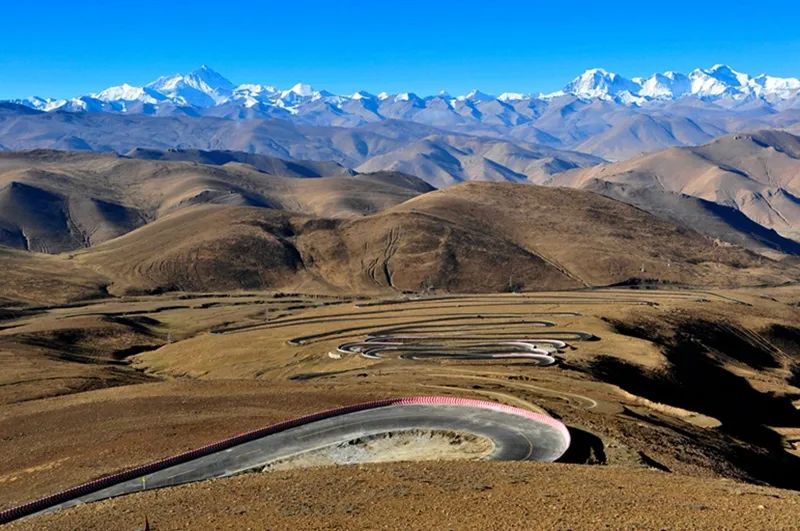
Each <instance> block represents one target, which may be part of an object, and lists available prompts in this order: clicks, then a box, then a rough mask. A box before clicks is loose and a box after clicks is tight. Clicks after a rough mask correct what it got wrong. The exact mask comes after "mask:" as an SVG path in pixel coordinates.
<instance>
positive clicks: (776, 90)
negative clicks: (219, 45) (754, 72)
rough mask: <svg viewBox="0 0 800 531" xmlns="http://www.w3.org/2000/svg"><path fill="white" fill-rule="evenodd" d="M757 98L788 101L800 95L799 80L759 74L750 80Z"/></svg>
mask: <svg viewBox="0 0 800 531" xmlns="http://www.w3.org/2000/svg"><path fill="white" fill-rule="evenodd" d="M750 84H751V86H752V87H753V91H754V92H755V93H756V95H757V96H763V97H774V98H777V99H788V98H792V97H795V96H798V95H800V79H797V78H793V77H773V76H768V75H766V74H761V75H759V76H756V77H754V78H753V79H751V80H750Z"/></svg>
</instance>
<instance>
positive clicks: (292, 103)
mask: <svg viewBox="0 0 800 531" xmlns="http://www.w3.org/2000/svg"><path fill="white" fill-rule="evenodd" d="M798 95H800V79H798V78H791V77H790V78H781V77H775V76H769V75H766V74H760V75H758V76H750V75H748V74H745V73H742V72H738V71H736V70H734V69H733V68H731V67H729V66H727V65H722V64H717V65H714V66H712V67H711V68H708V69H700V68H697V69H695V70H692V71H691V72H689V73H688V74H682V73H678V72H672V71H667V72H663V73H656V74H653V75H651V76H650V77H646V78H644V77H635V78H632V79H628V78H625V77H623V76H621V75H618V74H615V73H613V72H608V71H606V70H604V69H602V68H592V69H589V70H586V71H585V72H584V73H583V74H581V75H580V76H578V77H576V78H575V79H573V80H572V81H571V82H569V83H568V84H567V85H566V86H565V87H564V88H563V89H562V90H560V91H557V92H553V93H550V94H542V93H539V94H538V95H533V94H525V93H514V92H505V93H502V94H500V95H497V96H495V95H490V94H486V93H484V92H481V91H480V90H477V89H475V90H472V91H470V92H469V93H467V94H465V95H462V96H450V95H449V94H447V93H445V92H442V93H440V94H437V95H433V96H422V97H421V96H418V95H416V94H414V93H412V92H401V93H396V94H388V93H386V92H382V93H380V94H378V95H374V94H370V93H369V92H366V91H363V90H360V91H357V92H355V93H353V94H351V95H336V94H333V93H331V92H328V91H325V90H315V89H314V88H313V87H312V86H311V85H308V84H305V83H297V84H296V85H294V86H293V87H291V88H289V89H285V90H282V89H278V88H276V87H274V86H272V85H263V84H256V83H243V84H239V85H236V84H234V83H232V82H231V81H229V80H228V79H226V78H225V77H224V76H222V75H221V74H219V73H217V72H215V71H214V70H212V69H211V68H209V67H208V66H206V65H203V66H201V67H200V68H198V69H197V70H194V71H193V72H190V73H188V74H175V75H172V76H162V77H159V78H158V79H156V80H155V81H152V82H151V83H148V84H147V85H145V86H143V87H139V86H133V85H129V84H127V83H125V84H122V85H117V86H113V87H109V88H107V89H105V90H102V91H100V92H96V93H92V94H85V95H81V96H78V97H75V98H71V99H53V98H43V97H39V96H33V97H30V98H26V99H22V100H14V101H15V103H20V104H22V105H26V106H28V107H31V108H34V109H37V110H44V111H53V110H70V111H112V112H122V113H146V114H158V113H159V112H160V111H162V110H167V111H168V112H169V111H175V110H176V109H181V112H187V113H191V112H192V111H194V112H197V110H199V109H210V108H214V107H223V106H230V105H233V106H236V107H240V108H242V109H254V108H255V109H256V110H257V111H260V112H273V113H275V114H276V115H298V114H309V113H313V112H315V109H316V111H317V112H318V111H319V110H320V109H321V108H323V107H328V108H331V109H336V110H338V111H340V112H341V113H343V114H355V115H357V116H360V117H361V118H362V119H363V120H365V121H370V120H371V119H378V118H381V117H384V118H399V117H400V116H397V114H402V113H404V112H407V111H408V110H410V109H409V108H413V107H419V106H423V107H428V106H430V105H432V106H433V108H437V107H439V108H440V110H453V111H456V112H457V113H458V114H462V115H468V114H470V113H474V112H476V111H478V107H479V106H480V104H486V103H491V102H495V101H497V102H502V103H505V104H511V103H512V102H516V101H533V100H542V101H547V100H550V99H553V98H558V97H562V96H576V97H579V98H583V99H602V100H611V101H616V102H618V103H623V104H627V105H642V104H646V103H648V102H651V101H674V100H678V99H682V98H687V97H690V98H696V99H699V100H703V101H708V102H718V103H719V104H722V105H726V106H730V105H739V104H742V103H744V102H751V101H756V100H757V101H763V102H767V103H771V104H781V103H783V102H786V101H790V102H791V104H790V105H793V104H796V103H797V101H794V100H796V99H797V98H798ZM478 112H479V111H478Z"/></svg>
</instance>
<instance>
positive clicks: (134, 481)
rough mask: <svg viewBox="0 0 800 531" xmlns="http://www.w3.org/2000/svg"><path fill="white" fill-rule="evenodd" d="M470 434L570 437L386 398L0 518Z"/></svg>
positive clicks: (525, 448)
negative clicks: (357, 446)
mask: <svg viewBox="0 0 800 531" xmlns="http://www.w3.org/2000/svg"><path fill="white" fill-rule="evenodd" d="M420 430H421V431H448V432H456V433H466V434H472V435H475V436H477V437H480V438H483V439H486V440H488V441H490V442H491V444H492V450H491V453H490V454H489V455H488V456H487V457H486V458H487V459H493V460H532V461H555V460H556V459H558V458H559V457H560V456H561V455H562V454H563V453H564V452H565V451H566V450H567V448H568V447H569V444H570V435H569V431H568V430H567V428H566V427H565V426H564V424H562V423H561V422H559V421H558V420H556V419H554V418H552V417H549V416H547V415H544V414H541V413H535V412H532V411H529V410H526V409H521V408H517V407H512V406H506V405H502V404H498V403H496V402H488V401H483V400H471V399H462V398H452V397H409V398H399V399H388V400H381V401H376V402H369V403H365V404H356V405H353V406H347V407H343V408H338V409H333V410H329V411H324V412H321V413H316V414H313V415H309V416H306V417H301V418H298V419H294V420H290V421H285V422H281V423H278V424H274V425H271V426H267V427H265V428H262V429H259V430H255V431H252V432H248V433H245V434H242V435H238V436H236V437H232V438H230V439H226V440H224V441H219V442H217V443H214V444H211V445H208V446H205V447H203V448H198V449H196V450H192V451H190V452H186V453H184V454H180V455H177V456H173V457H170V458H167V459H164V460H161V461H157V462H155V463H150V464H148V465H144V466H140V467H136V468H134V469H131V470H128V471H125V472H121V473H118V474H114V475H112V476H107V477H104V478H100V479H98V480H95V481H92V482H89V483H85V484H83V485H79V486H77V487H73V488H71V489H68V490H66V491H63V492H60V493H56V494H53V495H51V496H47V497H45V498H42V499H39V500H36V501H33V502H30V503H27V504H24V505H21V506H19V507H14V508H11V509H8V510H5V511H2V512H0V523H6V522H10V521H12V520H15V519H17V518H22V517H25V516H29V515H32V514H35V513H38V512H44V511H47V512H49V511H53V510H57V509H61V508H65V507H70V506H74V505H78V504H81V503H88V502H92V501H97V500H102V499H105V498H111V497H115V496H120V495H124V494H129V493H133V492H138V491H142V490H148V489H155V488H162V487H169V486H173V485H180V484H183V483H189V482H194V481H201V480H205V479H211V478H221V477H226V476H231V475H234V474H238V473H242V472H247V471H258V470H261V469H263V467H265V466H266V465H268V464H270V463H273V462H276V461H281V460H284V459H287V458H290V457H294V456H298V455H301V454H304V453H306V452H311V451H315V450H320V449H324V448H329V447H336V446H337V445H343V444H347V443H350V442H351V441H354V440H357V439H361V438H364V437H370V436H376V435H381V434H388V433H398V432H411V431H420Z"/></svg>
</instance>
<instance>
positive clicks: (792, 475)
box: [0, 286, 800, 529]
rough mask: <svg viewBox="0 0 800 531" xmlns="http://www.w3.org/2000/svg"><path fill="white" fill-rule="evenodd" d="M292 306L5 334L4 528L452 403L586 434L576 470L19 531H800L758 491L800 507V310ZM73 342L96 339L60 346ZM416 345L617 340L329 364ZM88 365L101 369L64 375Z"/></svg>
mask: <svg viewBox="0 0 800 531" xmlns="http://www.w3.org/2000/svg"><path fill="white" fill-rule="evenodd" d="M276 295H278V294H273V293H263V292H260V293H256V292H251V293H238V294H227V295H223V294H186V295H180V294H174V295H161V296H148V297H131V298H127V299H121V300H104V301H96V302H88V303H83V304H75V305H70V306H62V307H51V308H48V309H40V310H35V311H33V310H32V311H31V313H28V314H26V315H22V316H17V317H13V318H9V319H6V320H4V321H2V323H1V324H2V326H3V327H4V329H3V330H2V331H0V348H1V349H5V351H6V352H7V356H8V357H7V360H6V361H5V362H4V368H5V367H9V371H7V372H4V378H5V380H4V383H3V385H2V386H0V391H1V392H2V394H0V397H2V398H3V399H4V401H5V405H4V406H3V408H2V409H0V433H2V434H3V436H2V437H0V501H2V504H0V506H2V507H8V506H10V505H13V504H15V503H19V502H22V501H24V500H27V499H30V498H34V497H37V496H41V495H44V494H48V493H51V492H53V491H55V490H58V489H61V488H65V487H67V486H70V485H73V484H76V483H79V482H82V481H86V480H89V479H92V478H96V477H98V476H101V475H103V474H107V473H110V472H112V471H115V470H118V469H121V468H126V467H130V466H134V465H137V464H141V463H145V462H148V461H151V460H154V459H157V458H160V457H163V456H166V455H171V454H174V453H177V452H180V451H183V450H187V449H190V448H194V447H197V446H200V445H202V444H205V443H208V442H211V441H213V440H217V439H220V438H223V437H226V436H229V435H232V434H234V433H238V432H241V431H244V430H248V429H252V428H256V427H261V426H263V425H265V424H268V423H271V422H274V421H277V420H281V419H285V418H289V417H294V416H297V415H300V414H303V413H307V412H311V411H317V410H320V409H325V408H328V407H333V406H336V405H341V404H347V403H354V402H360V401H364V400H370V399H373V398H378V397H387V396H403V395H412V394H415V395H419V394H443V395H456V396H466V397H475V398H483V399H488V400H495V401H500V402H503V403H506V404H511V405H515V406H519V407H524V408H528V409H533V410H539V411H545V412H548V413H549V414H551V415H553V416H555V417H557V418H560V419H562V420H563V421H564V422H565V423H566V424H567V425H568V426H569V428H570V430H571V432H572V436H573V445H572V448H571V450H570V451H569V452H568V454H567V455H566V456H565V457H564V458H563V461H564V462H563V463H560V464H555V465H535V464H526V463H506V464H498V463H485V462H473V463H428V464H423V463H404V464H382V465H376V466H370V467H356V466H353V467H341V468H319V469H309V470H304V471H285V472H277V473H270V474H265V475H248V476H244V477H238V478H232V479H228V480H220V481H212V482H204V483H198V484H193V485H188V486H184V487H179V488H175V489H165V490H161V491H155V492H149V493H144V494H142V495H136V496H129V497H124V498H119V499H116V500H110V501H107V502H101V503H98V504H90V505H88V506H85V507H79V508H76V509H73V510H69V511H65V512H63V513H58V514H55V515H50V516H43V517H37V518H33V519H30V520H26V521H24V522H21V523H20V524H19V525H20V527H21V528H37V529H47V528H50V529H60V528H88V529H92V528H107V527H108V526H110V525H119V524H122V525H124V526H131V525H134V526H135V525H140V526H141V525H143V520H144V516H145V515H146V516H148V518H149V519H150V521H151V523H152V525H153V526H154V528H156V529H161V528H163V529H173V528H186V527H200V528H204V527H205V528H226V527H234V526H235V527H247V526H251V527H254V528H258V527H263V525H259V524H258V522H262V523H263V522H269V526H271V527H273V528H290V527H294V528H298V527H303V528H305V527H312V528H313V527H337V526H338V527H350V528H353V527H361V528H363V527H369V528H375V527H381V526H386V527H397V525H396V524H397V522H399V521H402V523H403V524H406V525H407V526H408V527H416V528H419V527H423V526H425V525H432V526H435V527H446V526H447V525H446V524H447V523H450V525H452V527H458V528H461V527H465V528H485V527H486V526H487V525H488V524H489V522H492V523H496V522H500V524H501V525H500V526H501V527H527V528H530V527H568V528H596V527H598V525H600V524H603V525H606V526H609V527H672V528H684V527H706V528H719V527H726V528H735V527H746V528H754V527H755V528H791V527H792V525H793V524H794V522H796V521H798V517H800V506H798V503H797V502H798V498H797V494H796V493H795V492H793V491H788V490H775V489H764V488H761V487H756V486H754V484H766V485H771V486H780V487H784V488H790V489H798V488H800V485H798V484H797V478H798V477H800V465H799V464H798V463H799V462H800V456H798V455H797V452H796V450H797V448H798V445H799V444H798V443H800V440H798V439H797V434H798V431H799V429H800V412H799V410H798V406H800V388H799V387H798V383H800V381H799V380H798V375H800V371H799V370H798V365H800V329H798V327H797V323H798V322H800V290H798V289H797V287H791V286H787V287H781V288H751V289H737V290H728V291H724V290H722V291H721V290H717V291H713V292H701V291H687V290H628V289H625V290H623V289H616V290H593V291H569V292H551V293H528V294H506V295H447V294H438V295H435V294H432V296H429V297H427V298H422V299H419V300H414V299H413V298H410V299H407V298H404V297H398V296H393V297H390V298H388V299H376V298H370V299H361V300H356V301H354V300H352V299H345V298H342V299H335V298H325V297H307V296H306V297H299V296H280V295H278V296H276ZM123 316H125V317H124V319H123ZM537 320H546V321H551V322H553V323H554V325H555V326H553V327H550V328H543V327H541V326H540V325H537V324H536V323H534V322H533V321H537ZM70 323H72V324H70ZM73 325H74V328H76V329H84V330H86V331H87V332H86V333H85V335H83V336H80V337H78V338H74V337H71V336H69V335H66V336H64V335H59V334H63V331H64V330H69V329H70V328H71V327H72V326H73ZM397 326H405V327H410V328H406V330H405V331H406V332H407V333H412V332H413V331H414V330H415V329H417V330H420V331H425V332H426V333H432V332H433V333H435V332H437V331H438V332H439V333H441V332H444V331H449V332H450V333H452V332H454V331H455V332H457V331H462V332H463V331H470V332H476V331H477V332H480V333H485V334H487V335H489V336H493V337H498V338H501V337H506V338H507V337H519V336H524V335H525V334H526V333H527V332H540V331H544V332H545V333H551V334H552V333H556V332H558V331H568V330H580V331H585V332H590V333H592V334H595V335H596V336H598V337H599V339H598V340H596V341H583V342H580V341H573V342H571V343H572V345H573V347H574V348H571V349H569V350H567V351H565V352H564V353H563V354H562V355H561V358H562V359H561V361H560V363H559V364H558V365H556V366H553V367H548V368H541V367H533V366H530V365H526V364H524V363H520V362H518V361H508V360H507V361H495V362H486V361H483V362H469V361H441V362H436V361H411V360H403V359H393V358H387V359H382V360H367V359H364V358H361V357H346V356H345V357H340V358H339V359H337V356H333V357H332V356H330V355H329V353H330V352H332V351H334V350H335V349H336V346H337V345H339V344H341V343H343V342H346V341H352V340H358V339H362V338H364V337H365V334H367V333H369V332H375V331H377V330H381V329H385V328H388V327H397ZM420 327H422V328H421V329H420ZM104 329H106V330H107V333H106V334H104V333H103V332H102V331H103V330H104ZM209 331H211V332H213V333H209ZM126 337H128V338H130V339H129V340H126V341H127V342H126V341H122V339H123V338H126ZM111 338H120V340H119V341H117V340H116V339H115V340H113V341H112V339H111ZM67 339H69V341H67ZM292 339H294V340H295V341H294V342H290V340H292ZM70 341H71V342H70ZM297 341H299V343H297ZM148 342H149V344H150V345H151V346H150V347H149V349H148V350H146V351H144V352H141V353H139V354H135V353H134V352H131V351H128V353H127V354H122V355H120V356H119V359H117V360H116V361H117V362H119V363H117V364H114V363H110V360H113V359H114V356H113V355H112V353H113V352H119V350H121V349H124V348H125V346H126V345H129V344H133V345H140V346H141V345H145V344H148ZM159 345H163V346H161V347H160V348H158V347H159ZM76 352H79V353H81V357H75V356H70V357H69V358H68V359H62V360H59V364H58V365H48V364H50V363H51V362H52V360H53V358H54V357H55V356H56V355H57V354H59V353H61V354H64V353H69V354H74V353H76ZM86 356H90V357H91V358H92V363H87V360H86V359H84V357H86ZM15 360H17V361H15ZM131 360H132V361H133V363H132V364H131V363H129V362H130V361H131ZM23 362H24V363H27V364H29V366H31V367H33V368H40V369H42V370H46V371H48V372H51V373H52V375H54V376H58V375H59V373H60V371H63V373H64V374H68V373H71V374H73V375H78V376H80V375H83V376H85V377H88V376H92V375H93V374H94V372H93V371H96V370H102V371H105V370H109V369H110V368H113V369H115V370H118V371H120V374H123V375H126V377H130V378H138V380H136V381H128V382H118V381H111V380H106V381H105V382H104V383H103V385H101V386H97V387H107V386H112V387H108V388H97V387H94V388H91V390H87V389H85V388H81V387H79V386H76V387H65V388H54V387H53V383H52V380H49V379H47V378H40V379H38V380H37V379H35V378H33V379H31V378H29V372H26V370H29V368H28V369H25V370H23V369H19V368H18V367H22V363H23ZM15 363H16V364H15ZM26 379H27V380H28V381H26V382H25V383H24V384H23V380H26ZM44 397H46V398H44ZM648 469H657V470H659V472H656V471H653V470H648ZM654 506H657V507H659V510H658V511H654V510H653V507H654ZM762 507H763V508H762ZM348 519H349V520H348ZM348 522H349V525H348ZM393 522H394V524H393Z"/></svg>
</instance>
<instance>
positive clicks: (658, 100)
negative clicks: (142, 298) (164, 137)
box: [0, 65, 800, 180]
mask: <svg viewBox="0 0 800 531" xmlns="http://www.w3.org/2000/svg"><path fill="white" fill-rule="evenodd" d="M798 94H800V80H798V79H795V78H778V77H773V76H767V75H759V76H754V77H752V76H749V75H747V74H743V73H740V72H736V71H735V70H733V69H731V68H730V67H727V66H723V65H715V66H714V67H712V68H709V69H702V70H701V69H697V70H694V71H692V72H690V73H689V74H686V75H684V74H678V73H675V72H665V73H663V74H654V75H652V76H650V77H648V78H633V79H626V78H624V77H622V76H619V75H617V74H614V73H611V72H607V71H605V70H602V69H592V70H588V71H586V72H584V73H583V74H582V75H580V76H578V77H577V78H575V79H574V80H573V81H572V82H570V83H569V84H567V85H566V86H565V87H564V89H562V90H561V91H558V92H555V93H551V94H538V95H530V94H518V93H508V92H507V93H504V94H500V95H498V96H493V95H490V94H486V93H484V92H481V91H478V90H473V91H471V92H469V93H468V94H465V95H462V96H450V95H448V94H445V93H442V94H438V95H434V96H425V97H421V96H418V95H416V94H414V93H411V92H402V93H397V94H387V93H381V94H377V95H374V94H370V93H368V92H365V91H358V92H355V93H354V94H351V95H349V96H342V95H336V94H332V93H330V92H327V91H324V90H315V89H314V88H312V87H311V86H309V85H307V84H303V83H298V84H297V85H295V86H293V87H291V88H289V89H278V88H275V87H273V86H270V85H262V84H252V83H250V84H239V85H236V84H234V83H232V82H230V81H228V80H227V79H226V78H225V77H223V76H222V75H220V74H218V73H217V72H215V71H213V70H212V69H210V68H208V67H205V66H204V67H201V68H199V69H198V70H195V71H193V72H190V73H188V74H178V75H174V76H166V77H161V78H159V79H157V80H155V81H153V82H152V83H149V84H147V85H146V86H143V87H137V86H131V85H127V84H124V85H119V86H115V87H110V88H107V89H105V90H102V91H100V92H97V93H94V94H89V95H84V96H79V97H77V98H72V99H51V98H41V97H31V98H27V99H23V100H16V101H14V102H10V103H15V104H17V105H19V106H22V107H24V108H25V109H32V110H36V111H44V112H47V113H49V114H58V113H63V112H72V113H88V114H101V113H102V114H122V115H126V116H154V117H162V118H165V117H173V118H220V119H225V120H229V121H236V122H243V121H245V122H249V121H253V120H275V119H278V120H282V121H286V122H290V123H292V124H296V125H310V126H314V127H337V128H357V127H362V126H365V125H369V124H375V123H380V122H397V121H402V122H413V123H416V124H422V125H426V126H431V127H434V128H436V129H437V130H439V131H447V132H455V133H458V134H468V135H473V136H481V137H492V138H497V139H501V140H504V141H509V142H513V143H526V144H536V145H539V146H546V147H550V148H556V149H561V150H568V151H580V152H583V153H587V154H590V155H594V156H596V157H601V158H604V159H608V160H623V159H627V158H630V157H634V156H637V155H640V154H642V153H644V152H650V151H655V150H658V149H663V148H666V147H671V146H692V145H697V144H701V143H704V142H708V141H710V140H712V139H714V138H716V137H718V136H721V135H724V134H727V133H737V132H743V131H751V130H757V129H766V128H771V129H775V128H782V129H789V130H793V129H792V128H794V130H797V128H798V124H800V96H798ZM5 105H8V103H6V104H5ZM131 123H132V124H133V125H136V124H137V123H138V122H131ZM232 127H235V128H236V129H237V130H238V129H244V130H249V129H250V126H238V125H237V126H232ZM160 138H161V137H159V140H160ZM89 143H90V144H91V142H89ZM78 144H79V142H78ZM3 145H5V146H6V149H13V146H9V144H8V143H7V142H6V139H5V138H0V147H1V146H3ZM140 146H141V145H140ZM148 146H150V147H154V146H151V145H149V144H148ZM32 147H54V146H45V145H37V146H32ZM76 147H77V148H79V146H77V145H76ZM130 147H139V146H128V148H130ZM186 147H196V148H200V149H219V148H225V149H240V150H243V151H256V150H257V149H258V148H257V147H255V146H254V147H253V148H252V149H251V148H249V147H247V146H245V147H234V146H212V145H203V144H199V145H198V144H192V140H191V138H190V139H189V140H188V144H186ZM272 154H274V153H272ZM279 156H280V155H279ZM315 158H317V159H319V160H322V159H331V158H334V157H330V156H327V155H326V154H320V155H319V156H316V157H315ZM334 159H335V158H334ZM339 161H340V162H343V163H346V164H350V165H353V161H349V162H345V161H343V160H339ZM361 162H363V161H358V163H361ZM456 180H458V179H457V178H456Z"/></svg>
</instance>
